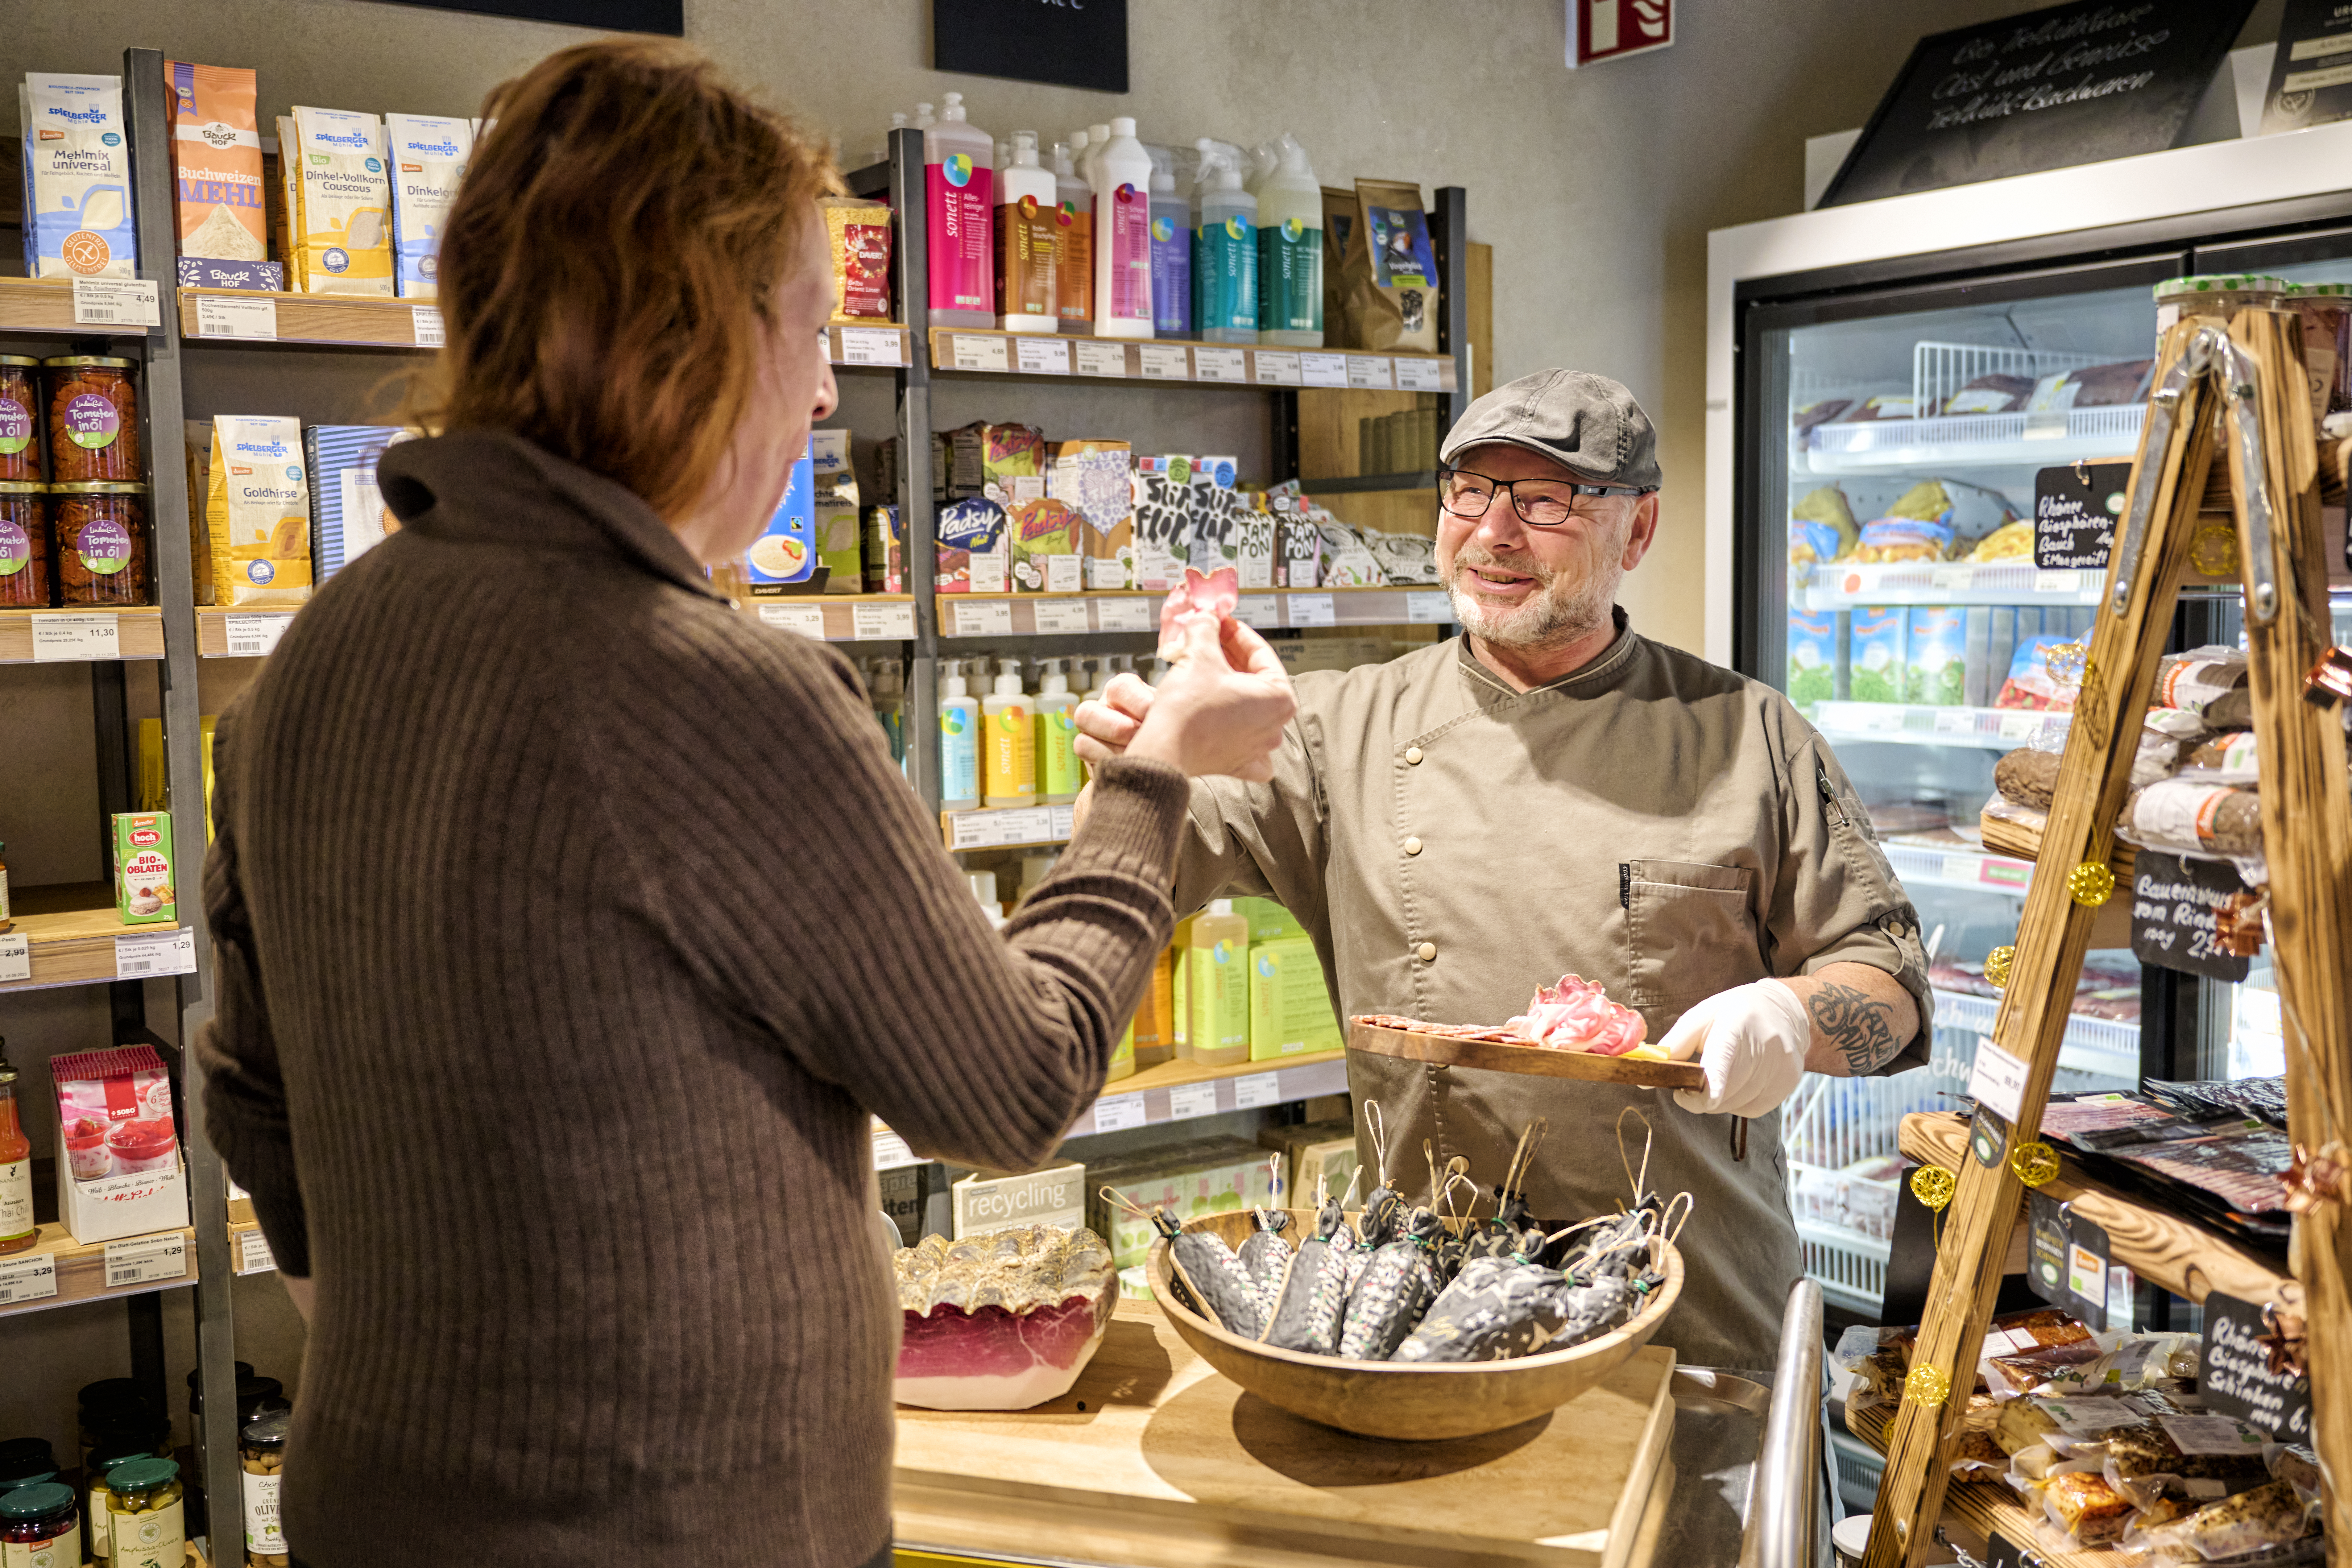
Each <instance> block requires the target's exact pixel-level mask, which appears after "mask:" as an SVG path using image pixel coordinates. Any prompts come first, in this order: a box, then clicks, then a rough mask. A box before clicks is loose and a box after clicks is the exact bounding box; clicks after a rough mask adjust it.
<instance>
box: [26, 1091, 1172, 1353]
mask: <svg viewBox="0 0 2352 1568" xmlns="http://www.w3.org/2000/svg"><path fill="white" fill-rule="evenodd" d="M1136 1098H1137V1099H1138V1100H1140V1099H1142V1098H1143V1097H1142V1096H1141V1095H1138V1096H1136ZM57 1293H58V1255H57V1254H56V1253H54V1252H32V1253H27V1254H26V1255H25V1256H24V1257H22V1258H0V1307H16V1306H22V1305H23V1304H24V1303H25V1302H26V1301H41V1300H47V1299H48V1298H49V1297H51V1296H54V1295H56V1294H57Z"/></svg>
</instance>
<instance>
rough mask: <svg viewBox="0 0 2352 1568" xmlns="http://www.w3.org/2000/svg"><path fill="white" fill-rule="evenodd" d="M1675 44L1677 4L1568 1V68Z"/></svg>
mask: <svg viewBox="0 0 2352 1568" xmlns="http://www.w3.org/2000/svg"><path fill="white" fill-rule="evenodd" d="M1674 41H1675V0H1568V64H1569V68H1570V69H1571V70H1573V69H1574V68H1576V67H1578V66H1585V65H1591V63H1592V62H1593V61H1595V60H1613V59H1617V58H1621V57H1622V56H1625V55H1638V54H1644V53H1646V52H1648V51H1649V50H1651V49H1663V48H1664V47H1666V46H1667V45H1668V44H1671V43H1673V42H1674Z"/></svg>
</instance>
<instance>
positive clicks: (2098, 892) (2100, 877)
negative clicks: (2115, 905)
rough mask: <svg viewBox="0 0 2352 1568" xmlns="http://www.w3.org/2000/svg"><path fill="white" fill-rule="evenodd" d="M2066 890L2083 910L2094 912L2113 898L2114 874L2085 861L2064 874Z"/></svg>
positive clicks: (2114, 887) (2103, 867)
mask: <svg viewBox="0 0 2352 1568" xmlns="http://www.w3.org/2000/svg"><path fill="white" fill-rule="evenodd" d="M2066 890H2067V891H2068V892H2069V893H2072V894H2073V895H2074V901H2075V902H2076V903H2078V904H2080V905H2082V906H2083V907H2084V909H2086V910H2095V909H2097V908H2098V907H2099V906H2100V905H2101V904H2104V903H2105V902H2106V901H2107V900H2108V899H2110V898H2112V897H2113V896H2114V894H2115V890H2116V874H2115V873H2114V872H2113V871H2110V870H2108V869H2107V868H2105V866H2101V865H2098V864H2096V863H2095V862H2093V861H2089V860H2085V861H2084V862H2083V863H2082V864H2081V865H2079V866H2077V867H2075V868H2074V869H2073V870H2072V871H2069V872H2067V873H2066Z"/></svg>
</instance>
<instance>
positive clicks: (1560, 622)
mask: <svg viewBox="0 0 2352 1568" xmlns="http://www.w3.org/2000/svg"><path fill="white" fill-rule="evenodd" d="M1478 564H1481V565H1486V564H1493V562H1492V561H1491V559H1490V560H1488V561H1482V562H1480V563H1478ZM1467 570H1468V567H1467V566H1466V565H1465V563H1463V561H1462V560H1461V559H1460V557H1458V556H1457V557H1456V558H1455V559H1454V570H1453V571H1452V573H1450V574H1448V575H1447V577H1446V580H1445V591H1446V594H1447V596H1448V597H1450V598H1451V599H1452V600H1453V601H1454V620H1455V621H1456V622H1457V623H1459V624H1460V626H1462V629H1463V630H1465V631H1466V632H1468V633H1469V634H1470V635H1471V636H1473V637H1477V638H1478V639H1479V640H1480V641H1482V642H1488V643H1492V644H1494V645H1495V646H1496V647H1507V648H1517V649H1520V650H1522V651H1528V652H1541V651H1543V650H1544V649H1546V648H1550V647H1566V646H1567V645H1568V644H1570V643H1572V642H1574V641H1576V640H1577V639H1578V638H1580V637H1590V636H1591V634H1592V633H1594V632H1596V631H1598V630H1600V629H1601V627H1602V626H1607V625H1608V624H1609V623H1610V613H1611V611H1612V609H1613V608H1614V607H1615V605H1616V603H1617V584H1618V583H1619V582H1620V581H1621V580H1622V578H1623V576H1624V574H1623V573H1622V571H1621V572H1605V573H1599V574H1594V575H1593V576H1591V577H1588V578H1586V579H1585V580H1584V582H1583V584H1581V585H1580V587H1579V588H1578V589H1577V591H1576V592H1575V593H1573V594H1570V595H1565V596H1563V595H1561V594H1560V593H1559V579H1557V578H1554V579H1553V580H1552V581H1551V582H1549V583H1546V584H1543V585H1542V588H1541V594H1540V596H1539V597H1538V598H1536V599H1534V600H1532V601H1530V602H1529V603H1528V604H1527V605H1522V606H1521V607H1520V608H1518V609H1517V610H1513V611H1509V612H1507V613H1505V614H1502V615H1495V614H1492V613H1490V612H1489V611H1488V610H1487V609H1486V606H1485V605H1481V604H1480V603H1479V602H1478V601H1477V599H1476V598H1475V596H1473V595H1472V594H1471V593H1470V592H1469V590H1467V589H1465V588H1464V587H1462V586H1461V582H1462V576H1463V574H1464V573H1465V571H1467Z"/></svg>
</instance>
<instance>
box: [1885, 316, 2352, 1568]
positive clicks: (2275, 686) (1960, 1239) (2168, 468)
mask: <svg viewBox="0 0 2352 1568" xmlns="http://www.w3.org/2000/svg"><path fill="white" fill-rule="evenodd" d="M2307 388H2308V383H2307V382H2306V381H2305V373H2304V364H2303V340H2302V333H2301V329H2300V326H2299V323H2298V320H2297V318H2296V317H2295V316H2294V314H2293V313H2292V312H2285V311H2275V310H2242V311H2240V312H2238V313H2237V315H2236V317H2235V318H2234V320H2232V321H2221V320H2219V319H2216V318H2211V317H2190V318H2189V319H2186V320H2183V321H2179V322H2178V323H2176V324H2175V325H2174V326H2173V327H2172V329H2171V330H2170V331H2168V332H2167V333H2166V334H2165V337H2164V341H2163V343H2162V346H2161V349H2160V352H2159V354H2158V361H2157V377H2156V384H2155V390H2154V394H2153V395H2152V396H2151V398H2150V399H2149V407H2148V416H2147V424H2146V426H2145V427H2144V429H2143V431H2142V434H2141V437H2140V447H2139V451H2138V454H2137V458H2136V459H2135V461H2134V463H2133V467H2132V479H2131V486H2130V489H2129V491H2128V500H2127V503H2126V508H2125V511H2124V516H2123V521H2122V523H2121V526H2120V528H2119V530H2118V535H2117V539H2116V547H2115V550H2114V552H2113V559H2112V560H2111V561H2110V563H2109V564H2108V569H2107V584H2106V594H2105V597H2104V598H2103V599H2102V600H2101V601H2100V605H2099V616H2098V622H2097V625H2096V627H2095V630H2094V631H2093V633H2092V637H2091V647H2090V653H2089V657H2088V658H2086V659H2085V660H2084V668H2083V675H2082V687H2081V691H2080V694H2079V697H2078V699H2077V701H2076V704H2075V708H2074V722H2073V726H2072V728H2071V730H2070V731H2069V732H2068V734H2067V737H2066V750H2065V756H2064V761H2063V766H2062V769H2061V772H2060V774H2059V784H2058V788H2057V793H2056V798H2055V799H2054V801H2053V804H2052V805H2051V809H2050V816H2049V826H2048V827H2047V829H2046V830H2045V831H2044V833H2043V836H2042V850H2041V855H2040V860H2039V866H2038V868H2037V870H2036V872H2035V875H2034V878H2033V880H2032V884H2031V886H2030V887H2029V889H2028V890H2027V893H2026V899H2025V908H2024V912H2023V916H2022V918H2021V921H2020V923H2019V929H2018V935H2017V943H2016V948H2015V952H2014V953H2013V955H2012V957H2011V969H2010V976H2009V982H2008V984H2007V985H2006V987H2005V989H2004V990H2003V992H2002V994H2001V1000H2000V1012H1999V1014H1998V1015H1997V1016H1996V1017H1995V1019H1994V1023H1993V1033H1992V1037H1991V1038H1990V1040H1989V1041H1988V1042H1986V1044H1985V1046H1984V1047H1980V1048H1983V1049H1992V1050H1999V1051H2001V1052H2005V1053H2007V1054H2008V1055H2009V1056H2010V1057H2011V1058H2016V1059H2017V1060H2018V1061H2019V1062H2021V1064H2022V1066H2023V1068H2024V1086H2023V1089H2022V1091H2021V1094H2020V1096H2019V1099H2018V1106H2017V1110H2018V1114H2017V1117H2016V1119H2015V1121H2014V1123H2013V1125H2008V1126H2005V1127H2004V1126H2003V1125H2002V1124H2001V1121H2000V1117H1999V1115H1998V1113H1997V1112H1995V1111H1992V1110H1984V1111H1982V1112H1980V1118H1981V1119H1983V1120H1982V1121H1981V1124H1982V1125H1985V1126H1989V1127H1990V1131H1993V1132H1994V1133H1995V1134H1998V1135H1999V1136H1998V1138H1997V1141H1988V1142H1987V1147H1988V1148H1989V1149H1990V1148H1996V1147H1997V1149H1998V1153H1997V1155H1996V1157H1995V1158H1994V1160H1993V1162H1992V1163H1990V1164H1988V1163H1985V1162H1984V1160H1983V1158H1982V1157H1981V1156H1976V1157H1963V1159H1962V1160H1961V1163H1960V1164H1961V1173H1960V1178H1959V1183H1958V1192H1957V1194H1956V1195H1955V1196H1954V1198H1953V1200H1952V1202H1951V1205H1950V1207H1949V1209H1948V1212H1947V1215H1946V1217H1945V1221H1944V1232H1943V1239H1942V1242H1941V1245H1940V1246H1939V1247H1938V1248H1937V1257H1936V1270H1935V1275H1934V1279H1933V1282H1932V1283H1931V1284H1930V1285H1929V1287H1928V1292H1927V1304H1926V1308H1925V1310H1924V1311H1923V1313H1922V1316H1921V1321H1920V1330H1919V1341H1918V1349H1917V1352H1916V1356H1915V1358H1914V1360H1913V1363H1912V1368H1911V1371H1910V1373H1909V1375H1908V1376H1907V1378H1906V1382H1905V1385H1904V1393H1903V1398H1902V1403H1901V1404H1900V1405H1899V1406H1898V1407H1897V1410H1896V1413H1895V1421H1894V1425H1893V1427H1892V1429H1891V1431H1890V1433H1889V1437H1888V1444H1887V1458H1886V1468H1885V1475H1884V1478H1883V1479H1882V1480H1881V1481H1880V1483H1879V1494H1878V1504H1877V1510H1876V1512H1875V1515H1874V1519H1873V1521H1872V1526H1871V1533H1870V1544H1869V1547H1868V1550H1867V1552H1866V1554H1865V1556H1864V1563H1865V1564H1866V1565H1867V1568H1895V1565H1896V1564H1904V1565H1906V1568H1916V1564H1918V1563H1923V1562H1924V1561H1925V1560H1926V1555H1927V1551H1928V1548H1929V1546H1930V1545H1931V1544H1932V1542H1933V1540H1934V1537H1935V1526H1936V1524H1937V1521H1938V1520H1939V1519H1940V1518H1941V1516H1942V1511H1943V1503H1944V1492H1945V1488H1946V1487H1947V1485H1948V1484H1949V1481H1950V1471H1949V1469H1948V1466H1947V1464H1946V1463H1945V1457H1946V1456H1947V1455H1948V1453H1949V1452H1950V1448H1951V1445H1952V1444H1953V1443H1954V1442H1955V1441H1957V1439H1958V1433H1959V1430H1960V1426H1961V1422H1962V1417H1963V1415H1964V1413H1965V1412H1966V1410H1967V1407H1968V1397H1969V1390H1970V1388H1971V1387H1972V1386H1973V1385H1974V1381H1975V1369H1976V1365H1977V1361H1978V1357H1979V1354H1980V1352H1981V1348H1982V1343H1983V1340H1984V1333H1985V1326H1986V1323H1987V1321H1988V1320H1989V1319H1990V1317H1991V1315H1992V1309H1993V1301H1994V1298H1995V1297H1996V1296H1997V1295H1998V1293H1999V1291H2000V1280H2001V1266H2002V1262H2003V1260H2004V1258H2006V1257H2007V1256H2008V1253H2009V1242H2010V1234H2011V1226H2014V1225H2015V1224H2016V1223H2017V1222H2018V1218H2019V1209H2020V1207H2021V1203H2022V1200H2023V1198H2024V1194H2025V1190H2026V1187H2027V1186H2028V1185H2029V1184H2040V1183H2041V1182H2044V1181H2047V1180H2048V1179H2049V1178H2050V1177H2051V1176H2053V1175H2054V1174H2056V1173H2057V1169H2058V1162H2057V1160H2056V1158H2055V1156H2054V1155H2053V1153H2052V1152H2051V1151H2050V1149H2049V1146H2048V1145H2047V1144H2044V1143H2042V1142H2040V1136H2041V1127H2042V1108H2043V1106H2044V1104H2045V1103H2046V1102H2047V1100H2049V1096H2050V1082H2051V1077H2052V1074H2053V1071H2054V1070H2055V1069H2056V1068H2057V1065H2058V1047H2059V1041H2060V1038H2061V1037H2062V1036H2063V1034H2064V1032H2065V1026H2066V1018H2067V1001H2068V999H2069V998H2071V997H2072V996H2073V995H2074V986H2075V982H2076V979H2077V977H2078V976H2079V974H2080V973H2081V970H2082V963H2083V954H2084V949H2085V948H2086V946H2087V945H2088V943H2089V938H2090V934H2091V927H2092V923H2093V921H2094V920H2095V918H2096V916H2097V914H2098V909H2099V906H2100V905H2102V904H2104V903H2105V901H2106V900H2107V899H2108V898H2109V897H2110V896H2112V894H2113V893H2114V891H2115V883H2116V879H2115V876H2114V873H2113V870H2112V868H2111V862H2112V860H2113V858H2114V856H2115V852H2116V841H2115V837H2114V827H2115V823H2116V815H2117V813H2118V812H2119V811H2120V809H2121V808H2122V805H2123V801H2124V795H2125V793H2126V789H2127V787H2128V785H2129V783H2130V773H2131V765H2132V760H2133V757H2134V755H2135V753H2136V752H2137V745H2138V739H2139V732H2140V715H2141V714H2142V712H2144V711H2145V710H2146V709H2147V703H2148V698H2149V695H2150V693H2151V690H2152V689H2153V686H2154V682H2155V678H2156V664H2157V658H2158V654H2159V653H2160V652H2161V651H2162V647H2163V643H2164V638H2165V636H2166V633H2167V632H2168V629H2169V627H2170V626H2171V625H2172V619H2173V605H2174V601H2175V600H2176V599H2177V598H2178V596H2179V583H2180V578H2181V575H2182V573H2183V571H2184V569H2185V567H2186V565H2187V563H2188V559H2189V551H2190V547H2191V543H2192V540H2193V539H2194V536H2195V535H2196V533H2197V531H2198V513H2199V511H2200V508H2201V506H2202V503H2203V501H2204V499H2205V494H2206V484H2207V480H2208V477H2209V472H2210V467H2211V464H2212V461H2213V457H2214V445H2215V443H2216V441H2217V440H2220V441H2222V442H2224V444H2225V446H2226V449H2227V454H2228V462H2229V474H2230V491H2231V505H2232V509H2233V511H2234V515H2235V519H2236V524H2237V543H2238V557H2239V562H2240V569H2241V574H2242V584H2243V589H2244V594H2245V623H2246V633H2247V642H2248V663H2249V682H2250V687H2251V694H2252V704H2253V715H2254V731H2255V736H2256V747H2257V751H2258V753H2259V755H2260V756H2261V759H2262V764H2261V765H2262V782H2261V785H2260V791H2259V794H2260V800H2261V808H2262V817H2263V847H2264V851H2265V853H2266V855H2267V857H2268V865H2269V874H2270V884H2269V896H2270V910H2269V920H2270V928H2271V940H2272V945H2273V952H2274V964H2275V968H2276V972H2277V984H2278V992H2279V1001H2280V1009H2281V1013H2282V1016H2283V1018H2284V1033H2285V1035H2286V1038H2287V1052H2286V1057H2287V1069H2286V1070H2287V1096H2288V1104H2289V1108H2290V1110H2289V1123H2290V1130H2291V1135H2292V1137H2293V1139H2294V1142H2295V1144H2296V1145H2297V1147H2298V1150H2307V1151H2311V1152H2314V1153H2317V1152H2321V1151H2323V1150H2327V1149H2328V1147H2329V1145H2331V1144H2335V1145H2337V1147H2336V1149H2335V1150H2333V1151H2332V1153H2333V1154H2334V1156H2335V1157H2336V1158H2339V1159H2340V1158H2341V1157H2342V1150H2341V1146H2340V1145H2341V1141H2342V1140H2344V1139H2345V1138H2346V1136H2347V1131H2346V1129H2347V1115H2352V980H2347V965H2352V792H2347V785H2346V774H2345V737H2344V731H2343V728H2342V726H2341V724H2340V722H2339V721H2338V719H2337V716H2336V712H2335V711H2334V710H2329V709H2324V708H2319V707H2315V706H2313V705H2312V704H2310V703H2308V702H2305V701H2304V700H2301V699H2302V697H2303V694H2304V688H2305V676H2306V672H2308V671H2310V670H2311V669H2312V668H2313V667H2314V666H2315V664H2316V663H2317V662H2318V661H2319V660H2320V659H2321V658H2323V657H2324V656H2325V655H2326V652H2327V650H2328V647H2329V645H2330V643H2331V642H2332V641H2333V638H2332V637H2331V635H2330V631H2329V621H2328V612H2327V574H2326V561H2325V559H2324V547H2323V543H2322V539H2321V533H2320V522H2319V475H2318V453H2317V449H2316V445H2315V437H2314V431H2313V428H2312V417H2311V411H2310V405H2309V402H2308V390H2307ZM2225 425H2226V426H2227V432H2226V435H2225V434H2224V429H2223V427H2224V426H2225ZM2290 1266H2291V1268H2292V1271H2293V1273H2294V1275H2295V1277H2296V1278H2297V1279H2300V1280H2301V1281H2302V1284H2303V1287H2304V1291H2305V1298H2306V1300H2305V1313H2306V1318H2307V1321H2308V1324H2309V1340H2308V1353H2309V1363H2310V1371H2311V1383H2312V1432H2313V1440H2314V1442H2315V1446H2316V1447H2317V1449H2318V1452H2319V1453H2320V1455H2321V1458H2322V1460H2323V1462H2324V1463H2325V1462H2342V1461H2343V1460H2344V1459H2345V1458H2347V1457H2352V1297H2347V1278H2352V1226H2347V1224H2346V1223H2345V1219H2344V1214H2343V1210H2342V1206H2341V1205H2340V1204H2339V1203H2338V1202H2337V1201H2336V1200H2334V1199H2333V1198H2332V1197H2331V1198H2323V1199H2322V1200H2321V1201H2319V1202H2317V1203H2316V1204H2315V1205H2314V1206H2312V1207H2311V1208H2310V1209H2309V1210H2308V1211H2307V1212H2305V1213H2303V1214H2302V1215H2299V1216H2298V1217H2297V1222H2296V1226H2295V1232H2294V1247H2293V1256H2292V1258H2291V1259H2290ZM2344 1479H2347V1478H2335V1479H2332V1480H2331V1481H2330V1484H2329V1485H2328V1487H2327V1493H2326V1501H2325V1509H2326V1525H2327V1530H2328V1533H2329V1534H2330V1535H2331V1536H2332V1537H2333V1538H2334V1539H2335V1540H2336V1541H2338V1542H2352V1494H2347V1491H2346V1489H2344V1487H2343V1486H2342V1485H2339V1484H2337V1483H2338V1482H2339V1481H2342V1480H2344Z"/></svg>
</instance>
